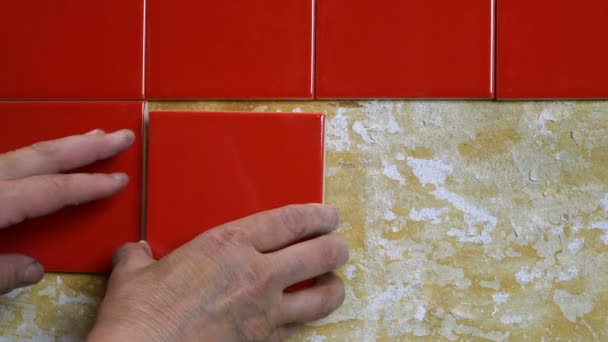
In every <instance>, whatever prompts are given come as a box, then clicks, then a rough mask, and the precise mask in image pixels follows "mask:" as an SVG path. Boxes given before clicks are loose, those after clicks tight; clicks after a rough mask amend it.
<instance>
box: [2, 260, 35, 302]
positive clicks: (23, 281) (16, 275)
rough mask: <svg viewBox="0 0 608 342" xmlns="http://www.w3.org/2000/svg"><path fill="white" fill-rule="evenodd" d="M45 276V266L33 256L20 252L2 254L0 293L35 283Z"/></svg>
mask: <svg viewBox="0 0 608 342" xmlns="http://www.w3.org/2000/svg"><path fill="white" fill-rule="evenodd" d="M43 276H44V267H42V265H41V264H40V263H39V262H38V261H37V260H36V259H34V258H32V257H29V256H25V255H20V254H7V255H0V294H4V293H7V292H10V291H11V290H13V289H16V288H18V287H24V286H29V285H33V284H35V283H37V282H39V281H40V279H42V277H43Z"/></svg>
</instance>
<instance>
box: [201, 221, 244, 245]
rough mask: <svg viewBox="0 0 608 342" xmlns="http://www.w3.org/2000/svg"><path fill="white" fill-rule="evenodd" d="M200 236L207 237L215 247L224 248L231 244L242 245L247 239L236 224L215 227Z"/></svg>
mask: <svg viewBox="0 0 608 342" xmlns="http://www.w3.org/2000/svg"><path fill="white" fill-rule="evenodd" d="M202 237H204V239H207V240H208V241H209V242H210V243H211V244H212V246H214V248H215V249H219V250H222V249H226V248H230V247H232V246H235V245H236V246H238V245H243V244H245V243H246V241H247V235H246V233H245V232H243V230H242V229H240V228H239V227H237V226H233V225H226V226H221V227H218V228H215V229H213V230H211V231H209V232H208V233H206V234H203V235H202Z"/></svg>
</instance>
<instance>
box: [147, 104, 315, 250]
mask: <svg viewBox="0 0 608 342" xmlns="http://www.w3.org/2000/svg"><path fill="white" fill-rule="evenodd" d="M323 127H324V116H323V115H321V114H276V113H210V112H162V111H161V112H152V113H150V124H149V159H148V203H147V228H146V230H147V240H148V242H149V243H150V245H151V247H152V249H153V251H154V253H155V255H156V256H157V257H162V256H163V255H165V254H167V253H168V252H170V251H171V250H173V249H174V248H176V247H178V246H180V245H182V244H184V243H185V242H187V241H189V240H191V239H192V238H194V237H196V236H197V235H199V234H201V233H203V232H205V231H206V230H208V229H210V228H213V227H216V226H218V225H221V224H223V223H227V222H230V221H233V220H235V219H238V218H241V217H245V216H248V215H250V214H253V213H256V212H259V211H263V210H267V209H272V208H276V207H280V206H283V205H287V204H293V203H311V202H322V200H323V168H324V164H323V161H324V154H323V138H324V134H323V129H324V128H323Z"/></svg>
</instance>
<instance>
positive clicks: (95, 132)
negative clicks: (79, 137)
mask: <svg viewBox="0 0 608 342" xmlns="http://www.w3.org/2000/svg"><path fill="white" fill-rule="evenodd" d="M103 133H105V132H104V131H103V130H101V129H99V128H97V129H94V130H92V131H90V132H88V133H85V134H84V135H100V134H103Z"/></svg>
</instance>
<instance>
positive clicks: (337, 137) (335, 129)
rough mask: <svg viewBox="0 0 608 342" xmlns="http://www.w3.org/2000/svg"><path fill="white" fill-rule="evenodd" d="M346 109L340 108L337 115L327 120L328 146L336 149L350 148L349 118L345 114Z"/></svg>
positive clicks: (344, 149)
mask: <svg viewBox="0 0 608 342" xmlns="http://www.w3.org/2000/svg"><path fill="white" fill-rule="evenodd" d="M345 112H346V109H344V108H338V110H337V111H336V116H334V118H333V119H330V120H327V126H326V133H327V134H326V135H327V147H328V149H330V150H334V151H338V152H339V151H346V150H348V149H349V148H350V145H351V141H350V136H349V135H348V119H347V117H346V116H345V115H344V113H345Z"/></svg>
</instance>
